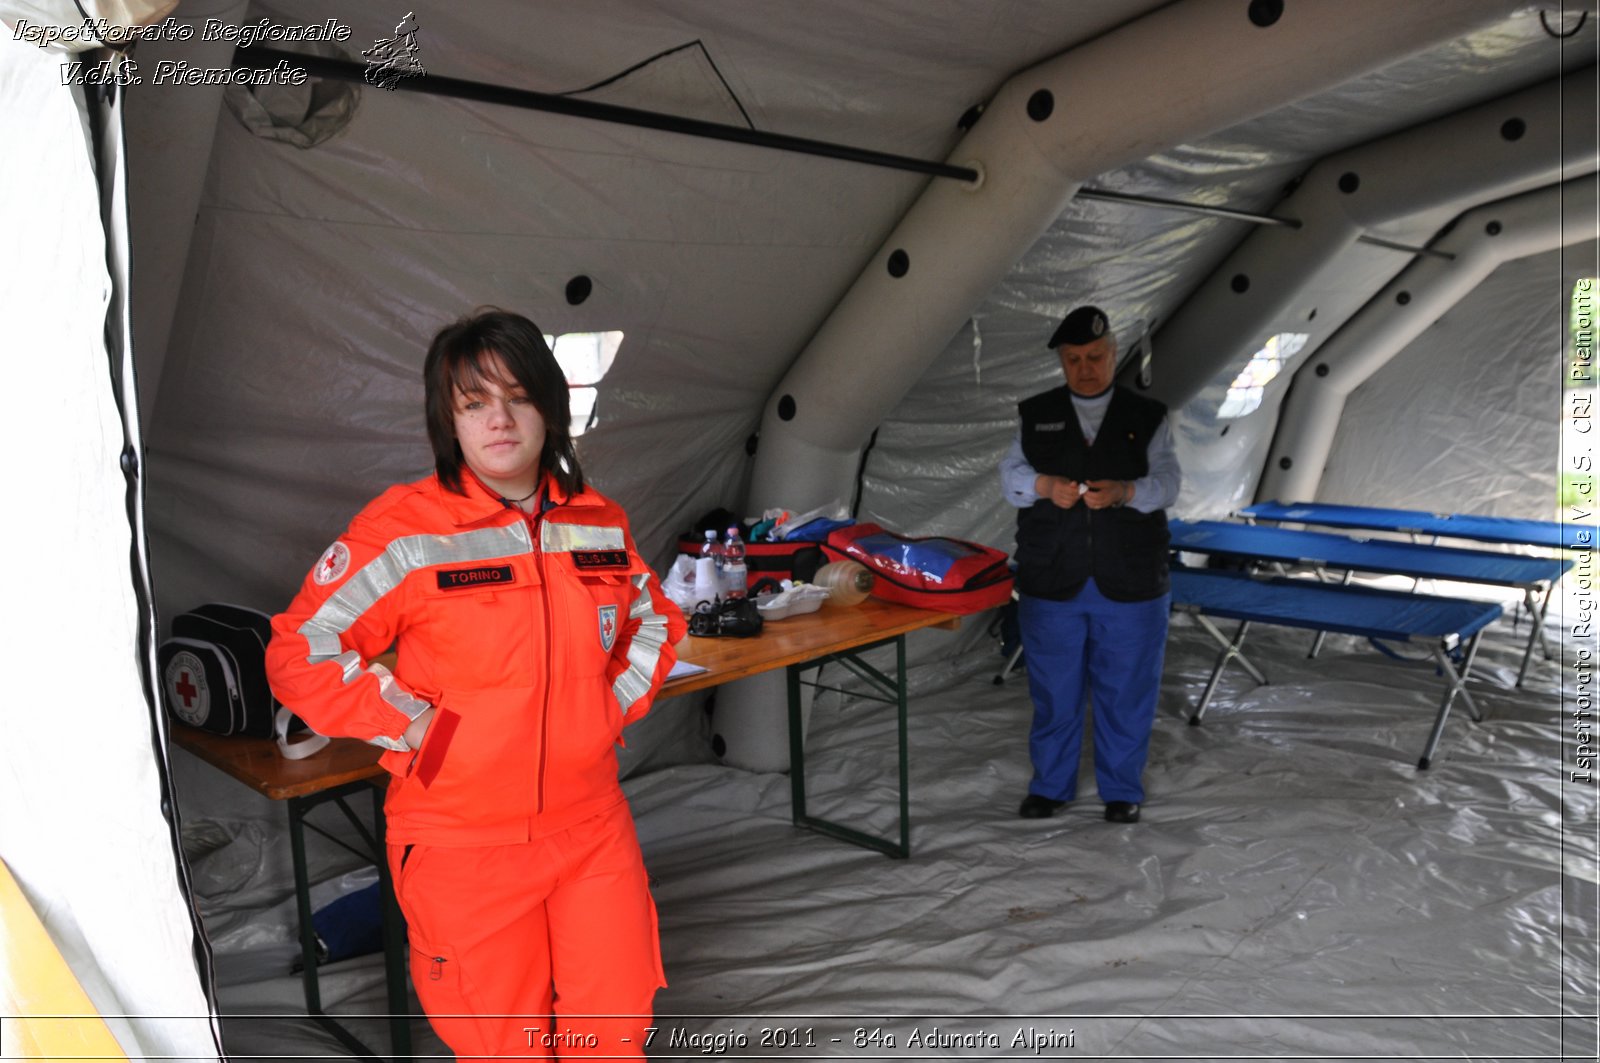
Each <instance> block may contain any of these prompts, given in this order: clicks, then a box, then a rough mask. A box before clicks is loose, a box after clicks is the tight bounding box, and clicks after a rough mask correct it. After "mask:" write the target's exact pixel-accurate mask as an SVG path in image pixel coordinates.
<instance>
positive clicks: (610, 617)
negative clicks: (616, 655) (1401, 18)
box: [599, 605, 617, 653]
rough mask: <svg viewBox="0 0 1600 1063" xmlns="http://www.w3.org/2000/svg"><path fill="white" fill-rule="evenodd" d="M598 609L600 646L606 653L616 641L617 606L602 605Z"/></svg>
mask: <svg viewBox="0 0 1600 1063" xmlns="http://www.w3.org/2000/svg"><path fill="white" fill-rule="evenodd" d="M599 610H600V648H601V649H603V650H605V651H606V652H607V653H610V652H611V647H612V646H613V645H615V644H616V641H617V607H616V606H614V605H602V606H600V607H599Z"/></svg>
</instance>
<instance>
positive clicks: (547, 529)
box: [539, 520, 625, 554]
mask: <svg viewBox="0 0 1600 1063" xmlns="http://www.w3.org/2000/svg"><path fill="white" fill-rule="evenodd" d="M624 546H625V544H624V543H623V541H622V529H621V528H613V527H610V526H609V525H605V524H557V523H556V522H554V521H549V520H547V521H545V522H544V524H543V525H541V526H540V532H539V547H540V548H541V549H542V550H544V552H545V553H547V554H566V553H571V552H572V551H573V550H621V549H623V548H624Z"/></svg>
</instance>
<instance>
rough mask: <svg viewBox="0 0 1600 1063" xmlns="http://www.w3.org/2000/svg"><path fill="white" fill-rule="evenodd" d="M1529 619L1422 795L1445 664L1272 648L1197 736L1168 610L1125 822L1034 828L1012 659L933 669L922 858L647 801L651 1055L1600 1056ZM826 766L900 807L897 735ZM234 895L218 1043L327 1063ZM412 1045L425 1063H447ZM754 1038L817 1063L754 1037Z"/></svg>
mask: <svg viewBox="0 0 1600 1063" xmlns="http://www.w3.org/2000/svg"><path fill="white" fill-rule="evenodd" d="M1526 623H1527V620H1526V617H1524V618H1523V619H1522V621H1521V624H1522V626H1521V627H1519V628H1518V631H1517V633H1513V632H1512V631H1511V630H1510V626H1509V621H1507V620H1502V621H1501V622H1500V623H1499V624H1498V625H1497V626H1496V627H1495V628H1492V629H1491V630H1490V633H1489V636H1488V637H1487V638H1486V639H1485V644H1484V648H1483V650H1482V652H1481V653H1480V657H1479V672H1480V673H1481V674H1482V676H1483V677H1484V679H1483V681H1482V682H1478V683H1476V684H1475V685H1474V689H1475V691H1476V696H1477V697H1478V699H1479V703H1480V704H1481V705H1482V707H1483V708H1484V710H1485V713H1486V716H1487V719H1486V721H1485V722H1484V723H1481V724H1476V725H1473V724H1470V723H1468V722H1467V719H1466V715H1465V713H1464V712H1463V711H1462V710H1461V706H1460V705H1459V703H1458V705H1457V707H1456V710H1455V712H1454V713H1453V714H1452V719H1451V723H1450V725H1449V727H1448V728H1447V730H1446V733H1445V737H1444V741H1443V743H1442V745H1441V747H1440V753H1439V755H1438V757H1437V759H1436V761H1435V764H1434V767H1433V768H1432V769H1431V770H1430V771H1427V772H1418V771H1417V770H1416V768H1415V764H1416V760H1417V755H1418V752H1419V751H1420V749H1421V747H1422V744H1423V742H1424V739H1425V738H1426V735H1427V731H1428V727H1429V725H1430V723H1431V721H1432V718H1433V714H1434V710H1435V707H1436V704H1437V699H1438V695H1439V692H1440V690H1441V686H1440V681H1439V679H1438V678H1437V677H1436V676H1435V675H1434V672H1433V669H1432V667H1431V665H1429V664H1426V663H1406V662H1400V661H1396V660H1393V659H1391V658H1390V657H1387V656H1384V655H1382V654H1380V653H1378V652H1376V651H1375V650H1374V649H1373V648H1372V647H1371V646H1370V645H1368V644H1367V643H1366V642H1365V641H1362V640H1357V639H1353V638H1346V637H1334V638H1331V639H1330V640H1329V642H1328V644H1327V645H1326V646H1325V647H1324V649H1323V651H1322V654H1321V656H1320V657H1319V658H1318V659H1317V660H1315V661H1310V660H1307V659H1305V648H1306V645H1307V641H1308V636H1304V635H1302V634H1301V633H1298V632H1288V631H1283V630H1279V629H1261V630H1259V632H1255V633H1253V634H1252V643H1251V644H1252V645H1253V646H1254V647H1255V650H1254V652H1253V653H1252V656H1253V657H1254V658H1255V659H1256V660H1257V662H1258V663H1260V664H1262V665H1263V666H1264V667H1265V668H1266V669H1267V672H1268V675H1269V677H1270V678H1271V680H1272V683H1271V684H1270V685H1268V686H1265V687H1257V686H1255V685H1254V684H1253V683H1252V682H1251V681H1250V680H1249V679H1248V677H1247V676H1245V675H1244V674H1243V673H1242V672H1240V671H1238V670H1237V669H1233V670H1230V672H1229V673H1228V675H1227V677H1226V678H1225V679H1224V681H1223V684H1222V687H1221V690H1220V691H1219V695H1218V697H1217V699H1216V701H1215V702H1214V703H1213V705H1212V707H1211V709H1210V711H1209V713H1208V715H1207V718H1206V722H1205V724H1204V725H1203V726H1201V727H1189V726H1186V723H1185V719H1186V716H1187V708H1188V706H1189V704H1190V703H1191V701H1192V700H1193V699H1194V698H1195V697H1196V696H1197V694H1198V692H1199V690H1200V689H1201V688H1202V687H1203V685H1204V681H1205V678H1206V676H1207V674H1208V671H1209V667H1210V663H1211V660H1212V658H1213V656H1214V648H1213V644H1212V643H1211V642H1210V640H1209V639H1208V638H1206V637H1205V636H1204V635H1203V633H1202V632H1200V631H1199V629H1198V628H1196V627H1193V626H1191V625H1189V624H1187V623H1186V622H1184V621H1182V620H1179V621H1178V622H1177V623H1176V625H1175V627H1174V629H1173V636H1172V639H1171V643H1170V645H1169V649H1168V661H1167V667H1166V678H1165V682H1164V685H1163V690H1162V701H1161V708H1160V719H1159V722H1158V724H1157V728H1156V732H1155V736H1154V741H1153V745H1152V755H1151V761H1150V767H1149V770H1148V773H1147V777H1146V782H1147V788H1148V790H1149V795H1150V796H1149V800H1148V804H1147V806H1146V810H1145V819H1144V822H1142V823H1140V824H1139V825H1137V826H1132V827H1128V826H1117V825H1112V824H1108V823H1105V822H1104V821H1103V820H1102V818H1101V815H1100V813H1101V808H1100V804H1099V802H1098V801H1097V800H1096V799H1095V797H1094V794H1093V791H1092V784H1089V786H1087V787H1086V792H1085V793H1083V794H1082V795H1081V796H1080V800H1079V801H1078V802H1077V803H1076V804H1074V805H1072V806H1069V808H1067V809H1066V810H1064V811H1063V812H1062V813H1059V814H1058V816H1057V817H1056V818H1055V819H1052V820H1047V821H1022V820H1019V819H1017V818H1015V808H1016V804H1017V801H1018V800H1019V799H1020V797H1021V795H1022V793H1023V791H1024V789H1025V787H1026V783H1027V777H1028V768H1027V756H1026V749H1025V733H1026V727H1027V720H1028V714H1029V711H1030V710H1029V705H1028V700H1027V695H1026V689H1025V687H1026V682H1025V679H1024V678H1023V677H1022V676H1020V675H1017V676H1013V677H1012V679H1011V680H1010V681H1009V682H1008V683H1007V684H1006V685H1005V686H1003V687H996V686H994V685H993V684H992V683H991V676H992V674H993V672H994V671H995V669H996V668H997V666H998V663H999V658H998V657H997V656H996V655H995V654H994V652H993V650H992V644H989V645H988V646H986V647H985V651H984V652H981V653H979V652H973V653H969V654H966V655H964V656H961V657H959V658H957V659H955V660H954V661H943V662H940V663H937V664H930V665H926V666H923V667H921V668H918V669H916V670H915V674H914V677H913V682H914V693H913V703H912V720H911V728H910V733H911V749H912V754H911V787H912V788H911V809H912V822H913V839H912V840H913V846H914V854H913V857H912V859H910V860H909V861H893V860H889V859H887V858H885V857H883V856H880V855H877V854H875V853H872V852H869V851H866V850H863V849H857V848H854V847H851V846H847V845H844V844H841V843H839V842H836V841H832V840H829V839H826V838H823V837H820V836H817V835H813V834H809V833H804V832H797V831H796V830H795V829H794V828H792V827H791V826H790V824H789V822H788V815H789V805H788V802H789V787H788V779H787V777H786V776H784V775H777V774H752V773H747V772H742V771H738V770H734V769H729V768H724V767H720V766H713V765H704V764H701V765H690V766H683V767H674V768H669V769H666V770H662V771H656V772H653V773H650V774H648V775H645V776H643V777H638V778H634V779H632V780H630V781H629V784H628V790H629V796H630V798H631V800H632V803H633V807H634V810H635V813H636V816H637V819H638V822H639V828H640V834H641V838H642V840H643V843H644V847H645V852H646V858H647V861H648V863H649V865H650V869H651V871H652V873H653V875H654V876H655V878H656V879H657V883H658V884H657V888H656V900H657V903H658V906H659V909H660V914H661V932H662V948H663V953H664V957H665V962H666V969H667V976H668V979H669V981H670V982H671V985H670V986H669V987H668V988H667V989H666V990H664V991H663V992H662V993H660V994H659V996H658V998H657V1010H658V1013H659V1014H660V1016H661V1018H660V1022H659V1026H660V1033H659V1034H658V1038H659V1040H658V1043H657V1044H656V1045H654V1046H652V1050H651V1051H652V1054H659V1055H663V1056H677V1057H686V1058H687V1057H701V1056H704V1055H715V1054H717V1053H716V1052H715V1049H716V1048H717V1047H718V1042H717V1041H716V1040H715V1038H716V1036H717V1035H724V1036H725V1037H728V1036H729V1035H743V1036H745V1037H747V1038H749V1047H748V1048H745V1049H739V1048H732V1049H729V1050H728V1051H725V1052H723V1053H721V1054H720V1058H729V1057H731V1056H738V1055H747V1056H767V1057H773V1058H802V1057H804V1056H848V1055H854V1056H857V1057H866V1058H885V1059H887V1058H893V1057H899V1058H941V1057H950V1056H959V1055H971V1056H981V1055H987V1056H1016V1057H1029V1058H1037V1057H1039V1056H1043V1057H1045V1058H1049V1057H1052V1056H1055V1057H1061V1058H1089V1059H1094V1058H1117V1059H1146V1058H1147V1059H1213V1058H1229V1059H1239V1058H1251V1059H1288V1058H1314V1059H1343V1058H1366V1059H1372V1058H1400V1057H1404V1058H1410V1057H1451V1058H1470V1059H1482V1060H1504V1059H1528V1058H1540V1059H1554V1058H1563V1057H1565V1058H1588V1059H1593V1058H1595V1023H1594V1019H1593V1015H1594V1012H1595V1000H1596V985H1595V969H1596V953H1595V941H1596V873H1595V868H1596V856H1597V850H1596V833H1595V831H1596V827H1595V823H1596V818H1595V814H1596V810H1595V802H1594V798H1593V795H1594V787H1593V785H1592V784H1589V785H1582V784H1578V785H1573V784H1572V783H1571V782H1570V781H1568V772H1569V771H1570V770H1571V769H1572V768H1573V767H1574V758H1575V756H1576V755H1577V754H1576V741H1575V738H1574V736H1573V732H1572V730H1571V729H1570V727H1569V726H1567V724H1568V723H1569V722H1570V721H1566V720H1565V717H1564V710H1563V706H1562V693H1561V691H1562V683H1563V680H1562V671H1561V665H1560V664H1559V662H1539V663H1536V664H1535V666H1534V668H1533V671H1532V673H1531V674H1530V677H1529V680H1528V682H1527V684H1526V688H1525V689H1524V690H1520V691H1519V690H1513V689H1511V687H1510V682H1511V679H1512V678H1514V673H1515V667H1516V664H1517V659H1518V656H1517V646H1518V644H1519V643H1520V637H1519V635H1520V633H1521V632H1524V631H1526V626H1525V625H1526ZM1549 630H1550V632H1551V634H1552V635H1553V636H1556V637H1559V636H1560V635H1561V634H1562V629H1561V626H1560V621H1559V619H1557V618H1552V623H1551V625H1550V628H1549ZM1247 648H1248V647H1247ZM1569 649H1570V646H1569ZM1402 652H1406V653H1412V654H1414V653H1416V652H1417V651H1416V650H1414V649H1409V648H1405V649H1403V650H1402ZM1567 687H1568V690H1569V700H1570V697H1571V691H1572V690H1574V689H1576V688H1575V686H1574V682H1573V676H1572V674H1571V673H1569V675H1568V678H1567ZM1570 707H1571V706H1570V705H1569V706H1568V708H1569V709H1570ZM811 748H812V750H813V752H812V754H811V755H812V764H813V770H812V772H811V773H810V779H811V792H812V794H813V803H814V807H815V810H816V811H818V812H820V813H821V814H824V815H830V814H835V813H837V815H838V816H839V817H840V818H844V817H845V816H847V815H849V811H848V810H849V809H852V808H871V807H873V806H888V805H889V803H890V802H891V800H892V782H893V775H892V772H893V752H892V750H893V730H892V715H888V714H885V713H884V712H883V711H882V710H881V709H880V708H879V707H877V706H875V705H872V704H871V703H868V702H862V701H854V700H849V699H841V698H840V697H839V696H838V695H833V694H826V695H823V696H822V697H821V698H820V699H819V702H818V704H817V706H816V708H815V710H814V712H813V718H812V732H811ZM1086 769H1087V765H1086ZM1085 778H1086V779H1087V778H1089V775H1088V774H1087V770H1086V774H1085ZM817 806H820V807H817ZM866 825H867V826H869V827H876V828H878V829H880V830H882V831H884V832H888V831H889V830H890V829H891V828H892V823H891V821H890V819H888V818H887V817H884V816H877V817H871V816H869V817H868V819H867V820H866ZM237 844H238V841H237V839H236V840H235V842H234V845H235V846H237ZM223 848H224V849H226V848H228V846H223ZM201 871H202V872H203V871H204V868H203V867H202V868H201ZM198 877H199V880H200V881H201V882H202V887H203V885H204V881H205V879H206V876H205V875H204V874H203V873H202V874H200V875H199V876H198ZM239 887H240V883H239V882H237V881H236V882H234V883H233V884H232V886H231V887H230V889H229V890H228V891H227V896H226V897H220V896H219V897H217V898H213V899H212V900H210V901H209V902H207V903H208V906H209V907H210V908H211V912H210V914H209V915H208V921H214V922H215V924H216V926H217V927H218V928H219V929H218V930H217V931H216V933H215V936H216V938H217V942H218V944H217V949H218V964H219V969H220V971H221V974H222V981H223V982H224V983H225V984H224V985H223V987H222V989H221V1005H222V1009H223V1011H224V1012H225V1014H226V1015H227V1016H228V1017H227V1018H225V1021H224V1033H225V1037H226V1039H227V1044H228V1047H229V1050H230V1052H231V1053H233V1055H234V1057H235V1058H239V1059H243V1058H251V1057H258V1058H291V1057H297V1058H305V1057H306V1056H308V1055H312V1054H319V1053H326V1054H329V1055H337V1054H339V1050H338V1046H337V1044H336V1042H334V1041H332V1040H331V1039H330V1038H328V1037H327V1036H326V1035H324V1034H322V1033H320V1032H319V1031H317V1030H316V1029H315V1027H312V1026H310V1025H309V1024H308V1023H306V1021H305V1020H304V1019H295V1018H287V1017H281V1018H280V1017H261V1016H263V1015H282V1014H283V1013H292V1012H294V1011H295V1010H296V1009H297V1008H298V1007H299V1005H300V996H299V992H300V989H299V982H298V981H297V980H296V979H293V978H291V977H289V976H288V974H287V959H286V957H287V955H288V952H289V951H292V949H291V947H290V946H288V945H287V944H286V942H287V941H288V935H289V934H290V933H292V928H291V924H289V923H288V920H287V917H286V913H287V910H286V908H285V907H283V906H282V905H280V906H279V907H277V908H273V909H262V908H257V909H256V910H253V911H250V910H246V908H245V907H244V906H243V905H244V902H245V899H247V898H253V899H254V901H253V903H259V902H260V901H261V899H262V896H263V893H264V891H262V890H252V889H250V888H239ZM277 896H281V895H274V897H277ZM379 972H380V968H379V966H378V964H377V962H376V959H375V958H371V957H369V958H365V959H359V960H351V961H346V962H344V963H342V964H338V965H335V967H334V968H332V969H330V970H329V971H328V972H327V982H326V988H325V999H326V1000H327V1006H328V1007H329V1008H330V1009H331V1010H334V1011H352V1012H362V1011H369V1012H381V1011H382V1010H383V1004H382V999H383V998H382V994H381V976H380V973H379ZM1562 1016H1568V1018H1567V1019H1565V1020H1563V1018H1562ZM354 1025H355V1026H356V1028H357V1029H358V1030H359V1031H360V1032H361V1033H362V1034H364V1035H366V1036H367V1037H368V1038H369V1041H370V1043H372V1044H374V1045H375V1046H378V1047H379V1048H380V1050H386V1049H387V1040H386V1038H385V1036H384V1034H383V1033H382V1026H381V1025H380V1024H377V1023H375V1022H374V1021H370V1020H369V1021H359V1020H358V1021H357V1022H356V1023H355V1024H354ZM414 1029H415V1031H416V1036H417V1042H418V1043H417V1046H416V1050H417V1053H418V1054H419V1056H420V1055H428V1054H442V1053H443V1052H444V1050H443V1049H442V1047H441V1046H440V1045H439V1043H438V1042H437V1041H436V1040H435V1039H433V1037H432V1035H431V1033H429V1032H428V1030H427V1028H426V1024H425V1022H423V1021H422V1020H420V1019H419V1020H417V1021H416V1022H415V1023H414ZM764 1029H765V1030H783V1031H789V1035H790V1036H793V1035H795V1034H798V1037H799V1039H800V1040H801V1042H802V1044H801V1046H800V1047H786V1046H783V1045H781V1044H777V1045H773V1046H770V1047H763V1046H762V1044H761V1043H760V1037H761V1031H762V1030H764ZM858 1030H860V1031H862V1033H861V1034H860V1035H859V1038H860V1039H859V1040H858V1034H857V1031H858ZM874 1031H876V1038H875V1039H874ZM1019 1033H1020V1034H1021V1037H1020V1040H1019ZM1030 1035H1031V1036H1032V1037H1033V1040H1030V1039H1029V1038H1030ZM1052 1035H1053V1036H1052ZM775 1036H777V1037H778V1038H779V1040H780V1041H781V1040H782V1039H784V1038H783V1035H775ZM808 1037H809V1038H810V1039H811V1040H812V1041H814V1043H815V1047H814V1048H807V1047H804V1041H805V1039H806V1038H808ZM674 1038H675V1039H676V1045H677V1047H676V1048H673V1047H669V1046H670V1045H671V1044H672V1043H673V1039H674ZM835 1038H837V1039H838V1040H837V1041H835ZM1069 1038H1070V1044H1069V1043H1068V1040H1069ZM730 1039H735V1038H732V1037H730ZM952 1039H954V1043H953V1044H952ZM891 1041H892V1043H891ZM858 1045H859V1047H857V1046H858ZM996 1045H998V1047H996Z"/></svg>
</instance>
